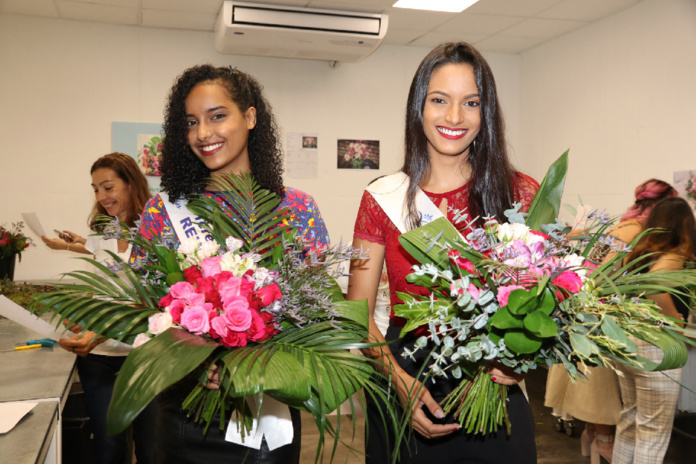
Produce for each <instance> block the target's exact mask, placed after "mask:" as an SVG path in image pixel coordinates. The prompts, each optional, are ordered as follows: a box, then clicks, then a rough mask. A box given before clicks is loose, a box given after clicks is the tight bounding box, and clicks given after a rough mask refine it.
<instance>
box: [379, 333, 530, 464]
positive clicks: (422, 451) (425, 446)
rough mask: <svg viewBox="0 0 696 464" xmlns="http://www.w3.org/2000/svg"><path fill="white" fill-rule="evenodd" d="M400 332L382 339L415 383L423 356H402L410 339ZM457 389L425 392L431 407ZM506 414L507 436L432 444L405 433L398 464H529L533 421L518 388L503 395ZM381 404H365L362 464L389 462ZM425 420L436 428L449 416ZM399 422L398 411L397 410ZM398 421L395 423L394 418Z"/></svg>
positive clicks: (448, 386)
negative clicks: (508, 432) (431, 403)
mask: <svg viewBox="0 0 696 464" xmlns="http://www.w3.org/2000/svg"><path fill="white" fill-rule="evenodd" d="M400 331H401V327H398V326H396V325H394V324H390V325H389V329H388V330H387V334H386V337H385V338H386V339H387V340H388V341H392V340H394V341H393V343H392V344H391V345H389V347H390V349H391V351H392V353H393V354H394V357H395V358H396V360H397V362H398V363H399V365H400V366H401V367H402V368H403V369H404V370H405V371H406V372H407V373H408V374H410V375H412V376H413V377H416V376H417V374H418V372H419V370H420V369H421V366H422V365H423V363H424V362H425V360H426V356H427V352H426V350H420V351H418V352H417V356H416V359H415V360H412V359H411V358H404V357H402V356H401V353H402V352H403V350H404V348H410V349H413V344H414V343H415V338H414V337H412V336H409V335H407V336H406V337H404V338H399V333H400ZM456 385H457V381H456V380H453V379H452V380H450V379H437V380H436V381H435V383H434V384H433V383H432V382H431V381H430V380H429V381H428V382H427V384H426V387H427V388H428V390H429V391H430V394H431V395H432V396H433V398H434V399H435V401H437V402H439V403H441V402H442V400H444V398H445V397H446V396H447V395H448V394H449V393H450V392H451V391H452V389H453V388H454V387H455V386H456ZM507 406H508V413H509V417H510V423H511V429H512V431H511V433H510V435H507V432H506V431H505V428H504V427H503V428H501V429H499V430H498V431H497V432H496V433H494V434H488V435H482V434H467V433H466V432H465V431H464V430H462V429H460V430H458V431H456V432H454V433H452V434H450V435H448V436H447V437H443V438H439V439H436V440H429V439H426V438H423V437H422V436H420V435H419V434H418V433H416V432H412V433H407V436H406V437H405V438H404V439H403V440H402V442H401V446H400V449H399V451H400V459H399V461H398V462H400V463H404V464H405V463H409V464H431V463H434V462H437V463H438V464H497V463H500V464H534V463H536V461H537V458H536V444H535V441H534V416H533V414H532V409H531V407H530V406H529V402H528V401H527V398H526V397H525V396H524V393H523V392H522V390H521V389H520V387H519V386H517V385H515V386H512V387H509V389H508V405H507ZM378 408H380V404H378V401H375V400H374V399H372V398H368V402H367V419H366V421H367V429H366V433H365V440H366V443H365V452H366V458H365V462H366V463H367V464H385V463H389V462H392V455H393V451H394V448H393V445H394V442H395V437H394V431H393V430H386V429H385V422H384V421H383V419H382V417H381V415H380V413H379V409H378ZM424 409H425V411H426V414H427V415H428V417H429V418H430V420H432V421H433V422H436V423H444V424H446V423H452V424H454V423H455V422H456V421H455V419H454V418H453V417H452V416H447V417H445V418H443V419H437V418H435V417H433V416H432V415H430V413H429V412H428V410H427V408H424ZM398 412H399V416H401V414H402V412H403V411H402V410H400V409H399V411H398ZM399 419H400V417H399Z"/></svg>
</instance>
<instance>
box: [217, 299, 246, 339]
mask: <svg viewBox="0 0 696 464" xmlns="http://www.w3.org/2000/svg"><path fill="white" fill-rule="evenodd" d="M224 310H225V312H224V313H223V315H222V317H223V318H224V319H225V323H226V324H227V328H228V329H230V330H236V331H239V332H242V331H244V330H247V329H249V327H250V326H251V311H250V310H249V303H248V302H247V301H246V299H243V298H239V299H236V300H233V301H229V302H227V303H225V306H224Z"/></svg>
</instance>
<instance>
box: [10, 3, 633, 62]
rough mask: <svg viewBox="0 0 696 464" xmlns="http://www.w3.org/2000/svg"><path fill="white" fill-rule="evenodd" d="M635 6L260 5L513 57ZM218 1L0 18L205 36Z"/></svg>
mask: <svg viewBox="0 0 696 464" xmlns="http://www.w3.org/2000/svg"><path fill="white" fill-rule="evenodd" d="M640 1H641V0H480V1H479V2H478V3H476V4H474V5H473V6H471V7H470V8H468V9H467V10H464V11H463V12H461V13H437V12H430V11H421V10H404V9H401V8H393V7H392V4H394V3H395V2H396V0H267V1H254V2H251V3H267V4H274V5H288V6H299V7H308V8H323V9H333V10H344V11H346V10H347V11H360V12H365V13H386V14H388V15H389V27H388V29H387V35H386V38H385V39H384V42H383V43H389V44H397V45H414V46H423V47H433V46H435V45H436V44H438V43H440V42H442V41H445V40H464V41H467V42H471V43H473V44H475V45H476V46H477V48H479V49H480V50H482V51H488V52H501V53H520V52H523V51H525V50H528V49H530V48H532V47H535V46H537V45H539V44H541V43H543V42H545V41H547V40H551V39H553V38H555V37H558V36H561V35H563V34H565V33H568V32H570V31H572V30H574V29H578V28H581V27H583V26H586V25H587V24H589V23H591V22H593V21H597V20H599V19H601V18H604V17H607V16H610V15H612V14H615V13H617V12H619V11H621V10H624V9H626V8H629V7H631V6H633V5H635V4H636V3H638V2H640ZM222 3H223V0H0V13H5V14H21V15H31V16H43V17H50V18H62V19H69V20H77V21H91V22H99V23H111V24H127V25H134V26H143V27H160V28H171V29H188V30H198V31H212V30H213V29H214V25H215V19H216V18H217V15H218V12H219V11H220V6H221V5H222Z"/></svg>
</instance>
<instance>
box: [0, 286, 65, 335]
mask: <svg viewBox="0 0 696 464" xmlns="http://www.w3.org/2000/svg"><path fill="white" fill-rule="evenodd" d="M0 315H3V316H5V317H6V318H8V319H10V320H11V321H14V322H16V323H17V324H19V325H22V326H24V327H26V328H27V329H29V330H33V331H34V332H38V333H40V334H41V335H43V336H44V337H48V338H52V339H54V340H58V339H60V338H61V337H64V336H72V335H74V334H73V333H72V332H69V331H66V330H65V329H56V327H55V326H54V325H51V324H50V323H48V322H46V321H44V320H43V319H40V318H38V317H36V316H35V315H33V314H32V313H30V312H29V311H27V310H26V309H24V308H22V307H21V306H20V305H18V304H17V303H15V302H14V301H12V300H10V299H9V298H7V297H6V296H5V295H0Z"/></svg>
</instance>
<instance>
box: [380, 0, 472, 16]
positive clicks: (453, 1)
mask: <svg viewBox="0 0 696 464" xmlns="http://www.w3.org/2000/svg"><path fill="white" fill-rule="evenodd" d="M476 2H478V0H399V1H398V2H396V3H395V4H394V5H392V6H394V7H395V8H410V9H412V10H430V11H446V12H448V13H461V12H462V11H464V10H466V9H467V8H469V7H470V6H471V5H473V4H474V3H476Z"/></svg>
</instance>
